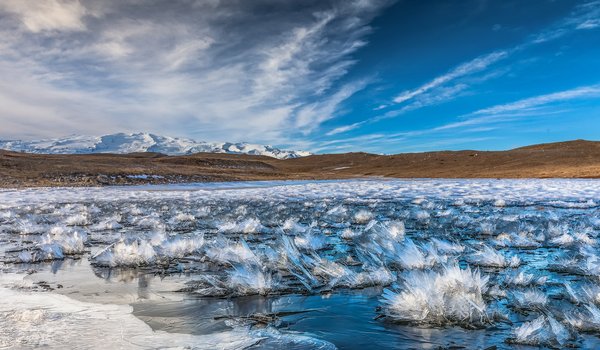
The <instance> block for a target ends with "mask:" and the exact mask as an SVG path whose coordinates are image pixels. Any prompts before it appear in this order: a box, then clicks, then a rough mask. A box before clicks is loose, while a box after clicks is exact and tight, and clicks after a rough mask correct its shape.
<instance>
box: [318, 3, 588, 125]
mask: <svg viewBox="0 0 600 350" xmlns="http://www.w3.org/2000/svg"><path fill="white" fill-rule="evenodd" d="M598 26H600V1H596V0H595V1H588V2H585V3H582V4H580V5H578V6H576V7H575V9H574V10H573V12H572V13H571V14H569V15H568V16H567V17H565V18H564V19H561V20H559V21H558V22H557V23H555V24H553V25H551V26H550V27H548V28H546V29H545V30H543V31H541V32H539V33H536V34H534V35H531V36H529V37H528V38H526V39H525V41H524V42H523V43H521V44H519V45H516V46H514V47H511V48H507V49H504V50H497V51H494V52H492V53H489V54H485V55H482V56H479V57H476V58H474V59H472V60H470V61H467V62H464V63H462V64H460V65H458V66H456V67H454V68H452V69H450V70H449V71H448V72H446V73H444V74H442V75H440V76H437V77H435V78H433V79H432V80H430V81H428V82H426V83H424V84H422V85H421V86H418V87H416V88H414V89H408V90H405V91H403V92H401V93H400V94H398V95H396V96H395V97H394V98H393V99H392V102H391V103H388V104H383V105H380V106H379V107H377V108H375V110H381V111H383V110H385V109H388V111H385V112H384V113H382V114H380V115H377V116H375V117H371V118H370V119H367V120H364V121H361V122H356V123H353V124H349V125H342V126H339V127H336V128H334V129H332V130H330V131H329V132H328V133H327V135H329V136H332V135H336V134H340V133H344V132H348V131H352V130H355V129H357V128H359V127H361V126H363V125H366V124H372V123H377V122H380V121H382V120H386V119H390V118H396V117H398V116H401V115H404V114H406V113H408V112H410V111H414V110H417V109H421V108H424V107H428V106H432V105H437V104H441V103H444V102H447V101H451V100H454V99H456V98H457V97H459V96H463V95H464V94H465V93H466V92H467V91H468V89H469V88H470V87H471V85H476V84H481V83H482V82H485V81H487V80H489V79H494V78H497V77H498V76H501V75H503V74H504V73H506V69H498V68H496V67H497V65H499V64H500V63H502V62H503V61H505V60H506V59H508V58H510V57H511V56H513V55H514V54H515V53H517V52H522V51H524V50H526V49H528V48H530V47H532V46H534V45H538V44H541V43H544V42H547V41H551V40H556V39H558V38H561V37H563V36H565V35H567V34H569V33H572V32H573V31H577V30H585V29H588V30H589V29H595V28H596V27H598ZM494 70H495V71H494Z"/></svg>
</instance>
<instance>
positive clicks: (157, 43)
mask: <svg viewBox="0 0 600 350" xmlns="http://www.w3.org/2000/svg"><path fill="white" fill-rule="evenodd" d="M391 3H392V1H391V0H389V1H388V0H374V1H362V0H353V1H338V0H328V1H307V2H303V3H297V4H296V3H286V2H280V1H273V0H259V1H252V2H248V1H241V0H232V1H216V2H215V1H208V2H205V1H187V0H178V1H166V0H159V1H153V2H151V3H146V2H140V1H137V0H103V1H97V0H80V1H74V0H6V1H2V2H0V72H1V73H0V74H2V76H3V80H7V79H16V80H17V81H18V84H15V85H18V86H17V88H15V86H10V85H13V84H0V99H2V102H3V103H2V105H1V106H0V113H1V114H0V121H1V122H2V125H3V128H2V130H1V131H0V136H1V137H23V136H24V135H26V136H29V137H51V136H61V135H62V134H64V133H86V134H98V133H104V132H115V131H140V130H142V131H153V132H160V133H165V134H172V135H181V136H188V137H194V138H199V139H209V140H218V139H221V140H235V141H255V142H270V143H275V144H294V143H301V142H302V138H303V137H304V135H306V134H308V133H310V132H312V131H314V130H316V129H317V128H318V126H319V125H320V123H322V122H324V121H325V120H328V119H330V118H332V117H334V116H335V115H336V113H337V112H338V108H341V105H342V104H343V102H344V100H345V99H347V98H348V97H350V96H351V95H352V94H353V93H355V92H356V91H357V89H360V88H364V87H365V86H366V85H365V83H364V82H363V80H357V81H350V82H348V83H347V84H345V85H339V84H338V81H339V80H340V79H341V78H342V77H344V76H345V75H346V74H347V72H348V70H349V69H350V68H351V67H352V66H353V65H354V63H355V60H354V59H353V57H352V55H353V53H355V52H356V51H357V50H358V49H360V48H361V47H363V46H364V45H365V44H366V42H367V35H368V34H369V33H370V32H371V28H370V22H371V20H372V19H373V18H374V17H375V16H377V15H378V14H379V13H380V12H381V11H382V9H384V8H385V7H386V6H388V5H390V4H391ZM266 9H267V10H266ZM33 125H36V126H37V127H35V128H34V127H32V126H33ZM61 130H62V131H61Z"/></svg>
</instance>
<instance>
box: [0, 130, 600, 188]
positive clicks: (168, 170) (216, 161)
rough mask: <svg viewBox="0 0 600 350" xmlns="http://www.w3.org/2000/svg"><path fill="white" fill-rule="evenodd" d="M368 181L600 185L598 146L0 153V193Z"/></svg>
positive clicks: (581, 143)
mask: <svg viewBox="0 0 600 350" xmlns="http://www.w3.org/2000/svg"><path fill="white" fill-rule="evenodd" d="M132 175H138V176H137V177H136V176H132ZM139 175H152V176H150V177H144V176H141V177H140V176H139ZM367 176H384V177H397V178H553V177H554V178H600V142H595V141H584V140H576V141H567V142H557V143H549V144H540V145H533V146H527V147H521V148H516V149H513V150H508V151H497V152H483V151H471V150H469V151H440V152H426V153H404V154H396V155H389V156H381V155H374V154H368V153H344V154H324V155H313V156H309V157H304V158H296V159H288V160H277V159H274V158H269V157H264V156H249V155H233V154H212V153H197V154H193V155H186V156H166V155H163V154H158V153H133V154H125V155H116V154H88V155H35V154H25V153H15V152H8V151H0V187H28V186H95V185H118V184H140V183H166V182H201V181H236V180H274V179H342V178H356V177H367Z"/></svg>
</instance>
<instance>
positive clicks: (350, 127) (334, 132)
mask: <svg viewBox="0 0 600 350" xmlns="http://www.w3.org/2000/svg"><path fill="white" fill-rule="evenodd" d="M364 123H365V122H358V123H354V124H350V125H344V126H340V127H337V128H335V129H332V130H331V131H329V132H327V133H326V134H325V135H326V136H333V135H337V134H341V133H345V132H348V131H352V130H354V129H358V127H360V126H361V125H362V124H364Z"/></svg>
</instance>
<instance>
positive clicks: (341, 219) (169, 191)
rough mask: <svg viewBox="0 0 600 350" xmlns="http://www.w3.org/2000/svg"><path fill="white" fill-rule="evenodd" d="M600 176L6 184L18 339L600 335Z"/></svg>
mask: <svg viewBox="0 0 600 350" xmlns="http://www.w3.org/2000/svg"><path fill="white" fill-rule="evenodd" d="M599 214H600V181H597V180H425V179H422V180H387V179H381V180H379V179H375V180H346V181H318V182H315V181H298V182H289V181H270V182H245V183H213V184H186V185H161V186H142V187H106V188H40V189H19V190H0V261H1V262H0V268H1V270H2V276H1V277H0V325H1V327H0V348H34V347H46V348H56V349H58V348H65V347H67V348H85V347H88V348H107V347H110V348H117V347H126V348H139V349H147V348H165V347H175V348H197V349H213V348H223V349H229V348H231V349H239V348H249V349H277V348H281V347H286V348H289V349H333V348H336V347H337V348H340V349H364V348H377V347H379V348H398V349H405V348H415V349H420V348H431V349H435V348H439V347H442V348H460V347H464V348H469V349H470V348H487V347H491V346H496V347H497V348H499V349H505V348H506V349H508V348H513V347H522V348H527V346H543V347H548V348H564V347H581V348H597V347H598V346H600V341H599V339H598V335H599V334H600V280H599V277H600V257H599V254H600V252H599V250H598V234H599V233H600V231H599V230H600V215H599Z"/></svg>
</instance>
